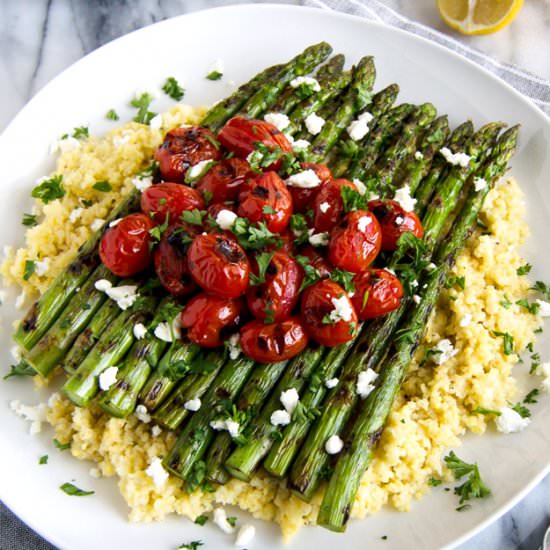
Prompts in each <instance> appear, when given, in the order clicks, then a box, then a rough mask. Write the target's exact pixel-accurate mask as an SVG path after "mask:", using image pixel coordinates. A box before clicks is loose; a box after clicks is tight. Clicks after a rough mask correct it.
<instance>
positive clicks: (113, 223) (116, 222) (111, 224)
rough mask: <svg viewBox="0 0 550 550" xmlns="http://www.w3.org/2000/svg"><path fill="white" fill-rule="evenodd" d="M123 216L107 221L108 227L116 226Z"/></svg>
mask: <svg viewBox="0 0 550 550" xmlns="http://www.w3.org/2000/svg"><path fill="white" fill-rule="evenodd" d="M122 219H123V218H117V219H116V220H113V221H112V222H109V227H116V226H117V225H118V224H119V223H120V222H121V221H122Z"/></svg>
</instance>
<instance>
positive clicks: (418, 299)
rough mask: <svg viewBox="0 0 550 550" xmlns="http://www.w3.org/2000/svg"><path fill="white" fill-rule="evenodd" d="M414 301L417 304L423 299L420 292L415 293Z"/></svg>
mask: <svg viewBox="0 0 550 550" xmlns="http://www.w3.org/2000/svg"><path fill="white" fill-rule="evenodd" d="M412 301H413V302H414V303H415V304H419V303H420V302H421V301H422V298H421V297H420V296H419V295H418V294H414V295H413V297H412Z"/></svg>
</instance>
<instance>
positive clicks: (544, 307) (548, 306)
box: [535, 300, 550, 317]
mask: <svg viewBox="0 0 550 550" xmlns="http://www.w3.org/2000/svg"><path fill="white" fill-rule="evenodd" d="M535 302H536V303H537V304H538V305H539V311H538V314H539V315H540V316H541V317H550V303H549V302H545V301H544V300H535Z"/></svg>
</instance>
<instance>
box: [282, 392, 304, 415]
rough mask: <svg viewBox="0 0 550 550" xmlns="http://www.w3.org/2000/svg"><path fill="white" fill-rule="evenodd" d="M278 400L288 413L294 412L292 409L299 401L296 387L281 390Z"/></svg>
mask: <svg viewBox="0 0 550 550" xmlns="http://www.w3.org/2000/svg"><path fill="white" fill-rule="evenodd" d="M279 401H280V402H281V405H282V406H283V407H284V408H285V410H286V411H287V412H288V413H289V414H292V413H293V412H294V409H295V408H296V406H297V405H298V401H300V396H299V395H298V392H297V391H296V388H290V389H288V390H286V391H283V392H281V396H280V397H279Z"/></svg>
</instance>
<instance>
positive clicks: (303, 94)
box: [294, 82, 315, 99]
mask: <svg viewBox="0 0 550 550" xmlns="http://www.w3.org/2000/svg"><path fill="white" fill-rule="evenodd" d="M314 87H315V82H302V83H301V84H299V85H298V86H296V88H294V90H295V91H294V93H295V94H296V97H298V98H300V99H307V98H308V97H309V96H311V95H313V94H314V93H315V90H314Z"/></svg>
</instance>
